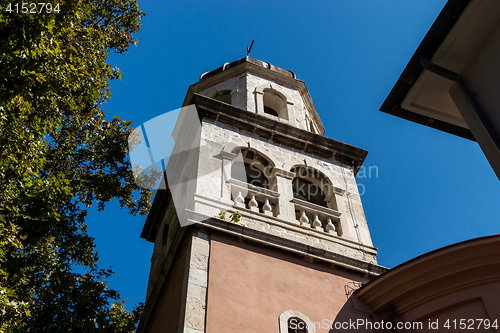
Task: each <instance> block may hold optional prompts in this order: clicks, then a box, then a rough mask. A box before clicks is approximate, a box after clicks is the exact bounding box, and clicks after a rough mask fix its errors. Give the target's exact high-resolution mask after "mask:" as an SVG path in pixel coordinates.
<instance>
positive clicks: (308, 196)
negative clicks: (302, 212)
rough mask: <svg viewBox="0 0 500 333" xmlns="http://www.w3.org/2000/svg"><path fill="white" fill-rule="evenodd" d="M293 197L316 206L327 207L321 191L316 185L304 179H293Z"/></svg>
mask: <svg viewBox="0 0 500 333" xmlns="http://www.w3.org/2000/svg"><path fill="white" fill-rule="evenodd" d="M293 197H294V198H297V199H300V200H304V201H307V202H310V203H313V204H315V205H318V206H322V207H327V205H326V196H325V193H324V192H323V190H322V189H321V188H320V187H319V186H318V185H316V184H314V183H313V182H311V181H309V180H307V179H304V178H299V177H295V178H294V179H293Z"/></svg>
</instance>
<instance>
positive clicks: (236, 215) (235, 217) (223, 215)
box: [217, 210, 241, 223]
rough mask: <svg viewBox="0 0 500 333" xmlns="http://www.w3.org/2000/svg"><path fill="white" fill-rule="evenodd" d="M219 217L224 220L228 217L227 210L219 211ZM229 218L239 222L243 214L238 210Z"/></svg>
mask: <svg viewBox="0 0 500 333" xmlns="http://www.w3.org/2000/svg"><path fill="white" fill-rule="evenodd" d="M217 217H218V218H220V219H221V220H224V219H225V218H226V211H225V210H221V211H220V212H219V214H218V215H217ZM229 218H230V219H231V221H233V222H235V223H238V222H240V221H241V214H240V212H238V211H236V212H234V213H233V214H231V215H230V216H229Z"/></svg>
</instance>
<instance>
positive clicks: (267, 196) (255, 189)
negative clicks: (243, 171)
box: [229, 179, 280, 216]
mask: <svg viewBox="0 0 500 333" xmlns="http://www.w3.org/2000/svg"><path fill="white" fill-rule="evenodd" d="M229 183H230V184H231V193H232V197H233V202H234V205H235V206H236V207H242V208H247V209H250V210H251V211H254V212H258V213H262V214H264V215H268V216H276V209H275V207H276V205H277V203H278V198H279V196H280V194H279V193H278V192H275V191H271V190H268V189H265V188H263V187H259V186H254V185H252V184H247V183H244V182H242V181H240V180H237V179H231V180H229Z"/></svg>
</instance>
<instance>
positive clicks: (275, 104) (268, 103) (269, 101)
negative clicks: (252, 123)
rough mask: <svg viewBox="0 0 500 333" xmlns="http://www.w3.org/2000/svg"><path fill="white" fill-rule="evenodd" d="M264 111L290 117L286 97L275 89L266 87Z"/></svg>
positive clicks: (280, 116)
mask: <svg viewBox="0 0 500 333" xmlns="http://www.w3.org/2000/svg"><path fill="white" fill-rule="evenodd" d="M263 100H264V113H266V114H269V115H272V116H275V117H278V118H282V119H288V111H287V106H286V98H285V96H283V95H282V94H280V93H279V92H277V91H276V90H274V89H264V96H263Z"/></svg>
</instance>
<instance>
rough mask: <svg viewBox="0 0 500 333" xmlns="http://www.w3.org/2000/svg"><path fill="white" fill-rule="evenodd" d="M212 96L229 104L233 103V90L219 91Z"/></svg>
mask: <svg viewBox="0 0 500 333" xmlns="http://www.w3.org/2000/svg"><path fill="white" fill-rule="evenodd" d="M212 98H213V99H216V100H218V101H221V102H224V103H227V104H231V90H221V91H218V92H217V93H216V94H215V95H214V97H212Z"/></svg>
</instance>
